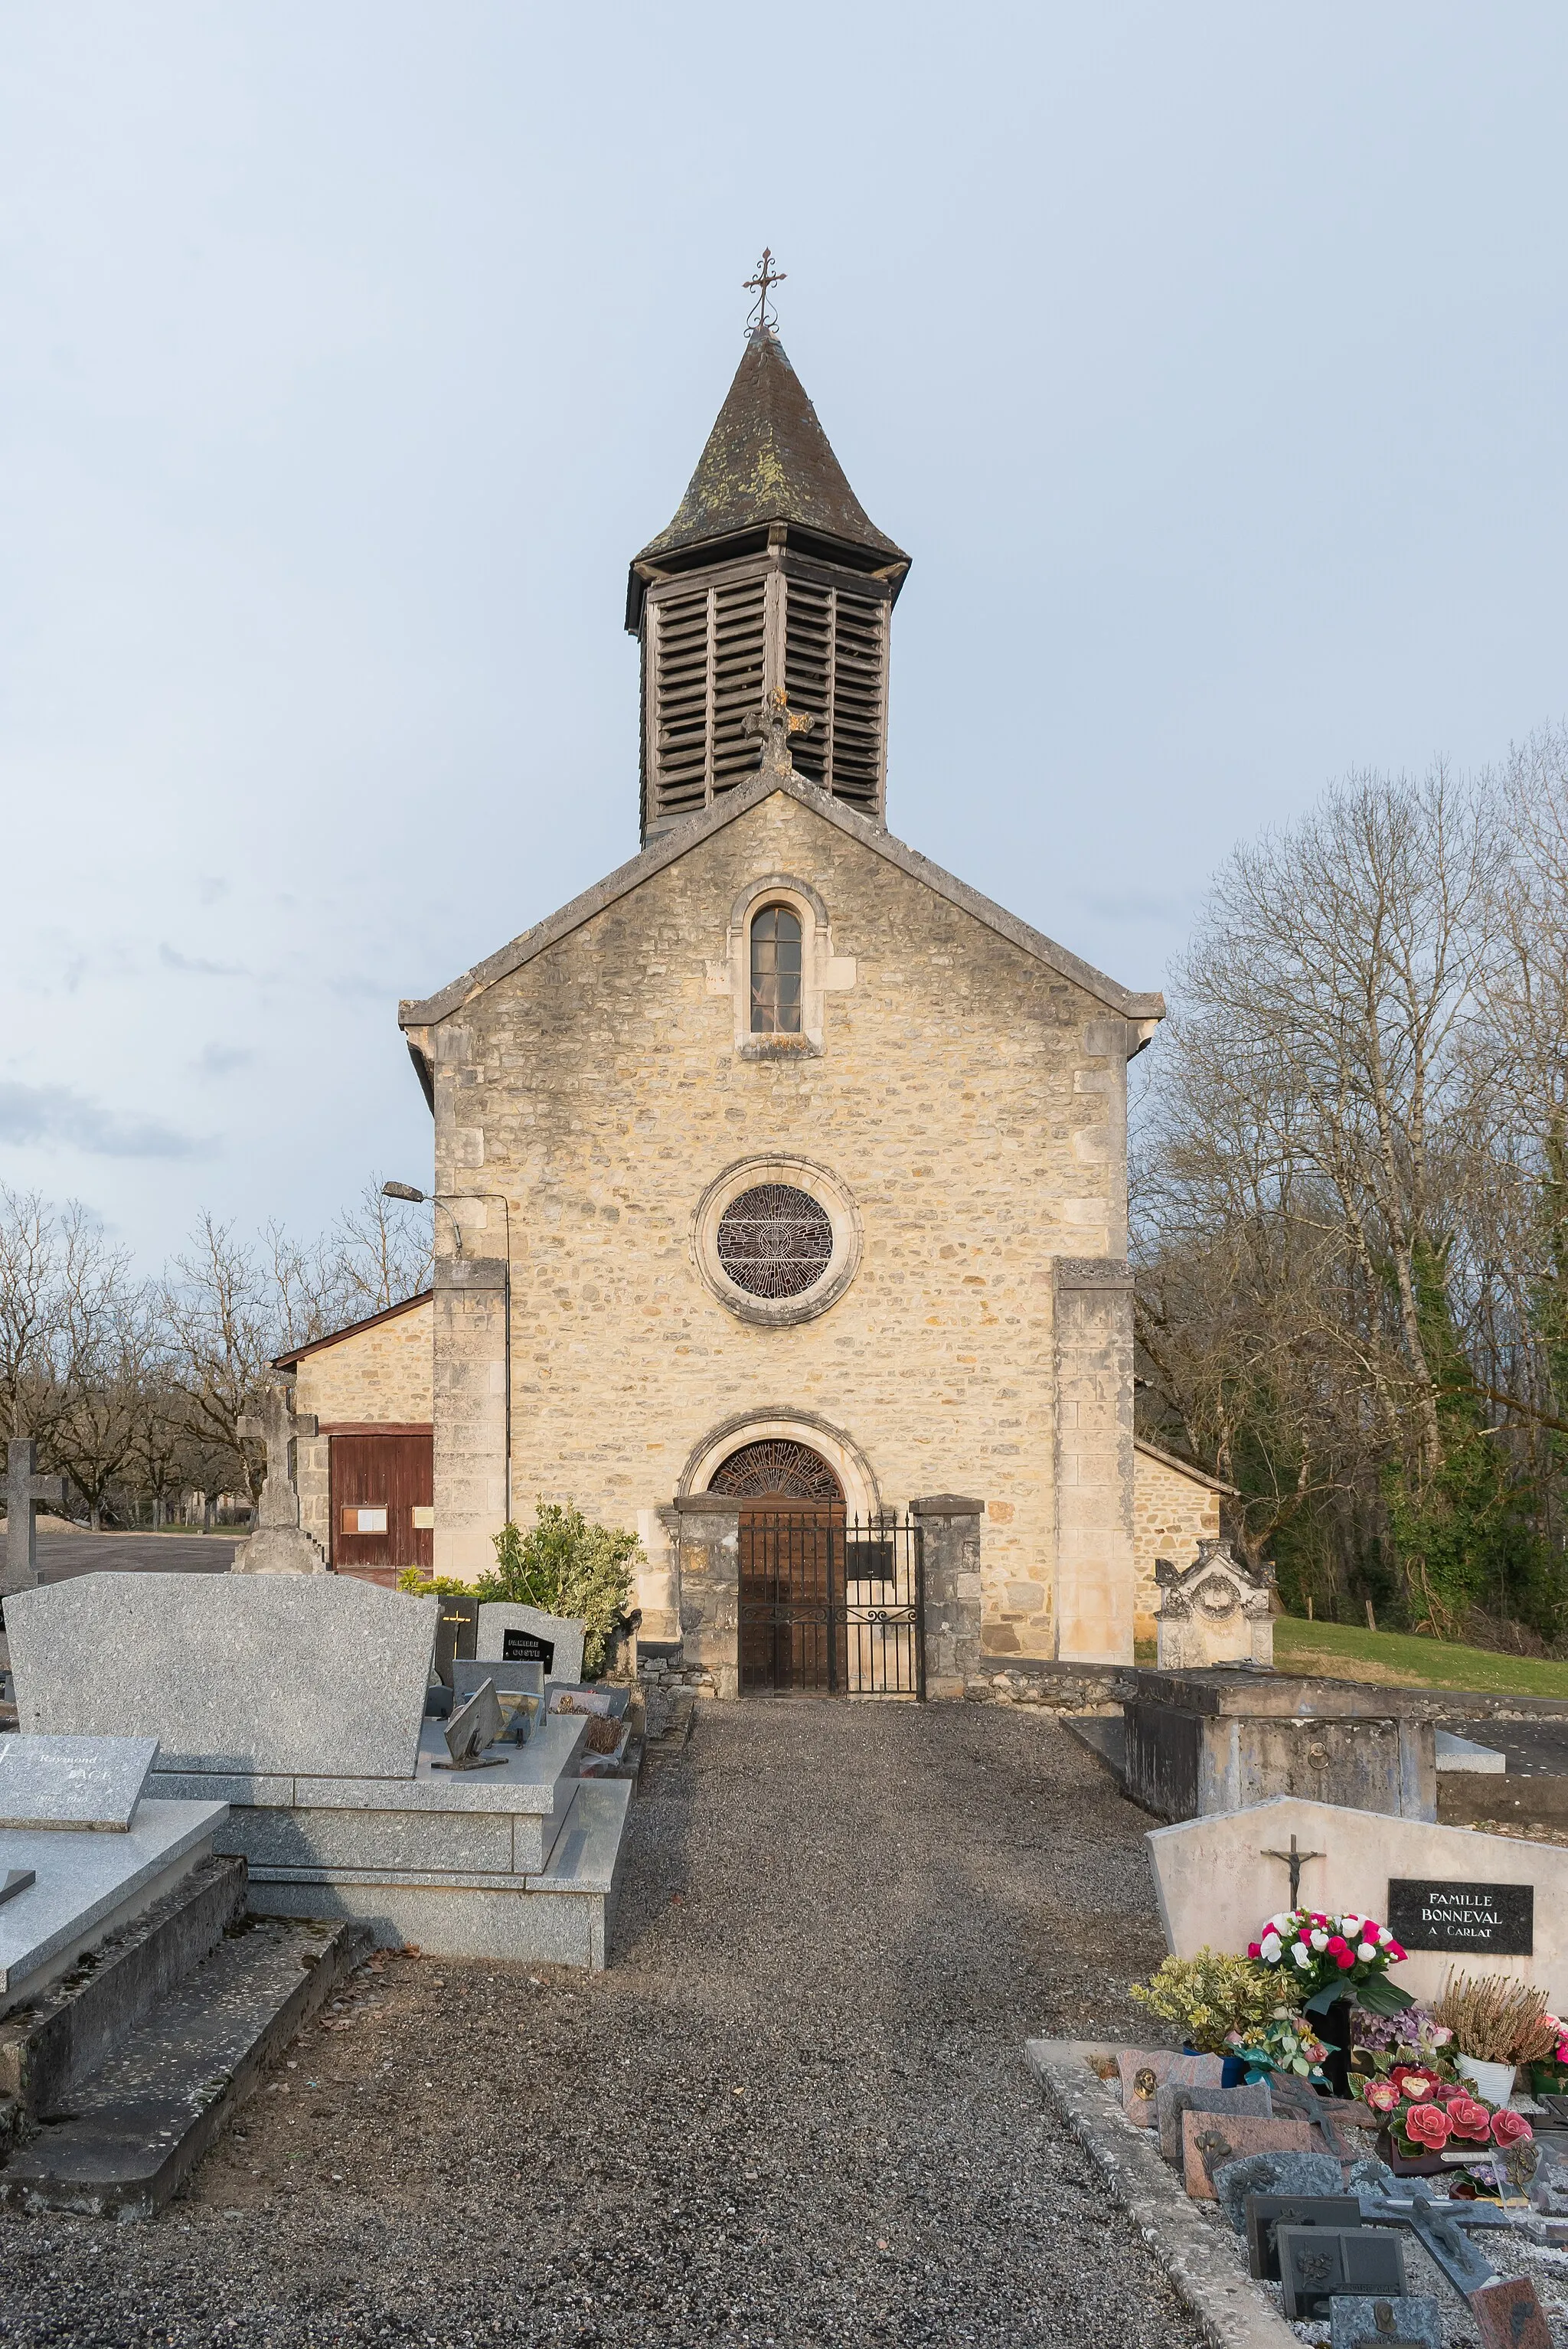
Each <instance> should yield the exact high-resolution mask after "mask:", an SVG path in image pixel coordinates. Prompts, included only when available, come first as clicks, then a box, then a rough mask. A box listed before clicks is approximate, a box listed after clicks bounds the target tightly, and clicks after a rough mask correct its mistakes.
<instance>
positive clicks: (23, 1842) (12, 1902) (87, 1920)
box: [0, 1797, 229, 1996]
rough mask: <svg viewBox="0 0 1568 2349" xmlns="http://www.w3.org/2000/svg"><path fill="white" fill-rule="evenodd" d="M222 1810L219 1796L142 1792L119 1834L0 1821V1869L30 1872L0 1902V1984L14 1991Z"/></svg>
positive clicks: (197, 1839) (172, 1859)
mask: <svg viewBox="0 0 1568 2349" xmlns="http://www.w3.org/2000/svg"><path fill="white" fill-rule="evenodd" d="M228 1815H229V1806H228V1805H227V1804H226V1803H213V1802H163V1801H152V1800H150V1799H148V1798H146V1797H144V1798H143V1800H142V1801H141V1803H140V1804H139V1806H138V1809H137V1814H136V1816H135V1818H134V1819H133V1820H132V1822H131V1824H130V1826H129V1827H128V1828H127V1830H126V1832H125V1833H124V1834H123V1835H69V1836H62V1835H60V1834H59V1833H57V1831H56V1830H55V1829H53V1828H50V1827H5V1828H0V1872H3V1871H5V1869H8V1868H33V1869H34V1870H35V1871H36V1876H37V1882H36V1884H30V1885H28V1887H27V1888H26V1891H24V1892H18V1893H15V1894H14V1895H13V1897H12V1898H11V1899H9V1900H7V1901H5V1903H4V1905H3V1906H0V1992H6V1993H7V1994H9V1995H12V1996H15V1994H16V1993H17V1992H19V1991H20V1990H21V1989H23V1988H24V1987H25V1986H26V1983H27V1982H28V1981H29V1980H30V1979H31V1978H32V1977H33V1976H34V1975H35V1974H37V1973H39V1972H40V1971H42V1970H43V1969H44V1968H45V1967H46V1966H47V1965H48V1963H49V1961H50V1960H51V1959H53V1958H56V1957H57V1956H58V1955H59V1954H60V1952H61V1951H66V1950H70V1949H72V1948H73V1947H79V1946H80V1945H81V1944H82V1943H83V1942H84V1940H90V1939H91V1937H92V1931H93V1928H94V1927H95V1926H96V1925H99V1924H102V1923H104V1922H105V1920H108V1919H109V1918H112V1917H115V1916H117V1915H118V1914H119V1912H120V1911H121V1910H122V1909H124V1908H125V1906H126V1904H127V1902H128V1901H130V1900H132V1899H134V1898H135V1896H136V1895H137V1894H138V1893H139V1892H141V1891H143V1890H145V1889H146V1888H147V1887H148V1886H150V1885H152V1884H155V1883H156V1882H157V1881H158V1879H159V1878H160V1877H163V1876H165V1875H167V1874H168V1872H169V1870H170V1868H175V1867H177V1866H178V1864H179V1863H180V1862H181V1860H183V1859H185V1858H187V1857H189V1856H190V1855H191V1853H193V1852H199V1851H200V1850H201V1848H202V1847H204V1846H207V1845H210V1844H211V1839H212V1836H213V1833H214V1831H215V1829H217V1828H218V1827H220V1826H222V1823H223V1821H224V1819H225V1818H227V1816H228Z"/></svg>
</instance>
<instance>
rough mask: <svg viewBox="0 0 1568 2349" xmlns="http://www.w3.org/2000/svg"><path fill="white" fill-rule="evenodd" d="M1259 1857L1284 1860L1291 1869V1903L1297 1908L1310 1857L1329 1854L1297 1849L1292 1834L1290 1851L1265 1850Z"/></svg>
mask: <svg viewBox="0 0 1568 2349" xmlns="http://www.w3.org/2000/svg"><path fill="white" fill-rule="evenodd" d="M1258 1857H1259V1858H1260V1859H1283V1860H1284V1864H1285V1866H1286V1867H1287V1868H1289V1870H1290V1905H1291V1907H1292V1908H1293V1909H1295V1908H1297V1907H1299V1905H1300V1895H1301V1871H1302V1869H1303V1868H1305V1866H1306V1863H1307V1861H1308V1860H1309V1859H1326V1858H1327V1857H1328V1854H1327V1853H1326V1851H1297V1849H1296V1847H1295V1837H1294V1836H1292V1837H1291V1839H1290V1849H1289V1850H1288V1851H1264V1852H1260V1853H1259V1855H1258Z"/></svg>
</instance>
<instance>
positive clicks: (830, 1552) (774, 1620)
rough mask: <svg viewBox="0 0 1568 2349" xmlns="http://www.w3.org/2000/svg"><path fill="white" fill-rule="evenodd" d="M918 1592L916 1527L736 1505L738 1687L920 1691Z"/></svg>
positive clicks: (814, 1506) (836, 1510)
mask: <svg viewBox="0 0 1568 2349" xmlns="http://www.w3.org/2000/svg"><path fill="white" fill-rule="evenodd" d="M924 1597H925V1591H924V1574H923V1560H922V1556H921V1529H920V1526H918V1525H911V1524H908V1523H901V1522H899V1521H898V1520H896V1519H894V1518H891V1517H888V1518H880V1519H878V1520H876V1521H875V1522H874V1523H871V1524H865V1523H861V1521H860V1520H858V1519H856V1518H853V1517H847V1516H845V1514H844V1511H843V1508H842V1506H829V1505H825V1504H823V1503H821V1502H817V1501H795V1502H791V1501H785V1500H772V1499H769V1500H768V1501H766V1502H748V1503H745V1504H743V1506H742V1507H741V1512H740V1685H741V1689H742V1691H743V1692H745V1691H764V1690H779V1689H801V1690H815V1691H818V1692H820V1693H822V1694H824V1695H844V1696H903V1697H923V1696H924V1694H925V1642H924V1639H923V1624H924Z"/></svg>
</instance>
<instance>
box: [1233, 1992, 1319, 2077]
mask: <svg viewBox="0 0 1568 2349" xmlns="http://www.w3.org/2000/svg"><path fill="white" fill-rule="evenodd" d="M1225 2047H1226V2050H1227V2052H1228V2053H1229V2054H1232V2055H1235V2056H1238V2057H1239V2058H1240V2060H1241V2061H1242V2062H1243V2064H1245V2065H1246V2067H1247V2070H1246V2084H1247V2085H1248V2087H1249V2088H1250V2087H1253V2086H1254V2085H1255V2084H1256V2083H1257V2082H1258V2081H1259V2080H1266V2079H1267V2078H1268V2077H1269V2075H1270V2074H1271V2073H1274V2072H1293V2073H1295V2076H1296V2077H1297V2078H1298V2079H1301V2080H1309V2081H1311V2082H1312V2084H1313V2085H1314V2086H1316V2085H1320V2084H1322V2085H1326V2082H1325V2077H1324V2070H1323V2066H1324V2064H1325V2061H1326V2058H1327V2056H1328V2054H1330V2052H1331V2051H1330V2050H1329V2049H1328V2048H1327V2047H1326V2046H1325V2044H1324V2043H1323V2041H1322V2040H1321V2039H1319V2038H1318V2036H1317V2034H1316V2033H1315V2031H1314V2030H1313V2028H1312V2025H1311V2024H1310V2023H1308V2021H1307V2019H1306V2017H1305V2014H1299V2013H1295V2010H1294V2009H1292V2008H1291V2007H1288V2006H1276V2007H1275V2009H1274V2013H1272V2014H1271V2015H1270V2016H1269V2018H1268V2021H1267V2022H1266V2023H1250V2024H1249V2025H1248V2026H1247V2028H1246V2029H1245V2030H1244V2031H1232V2032H1228V2033H1226V2035H1225Z"/></svg>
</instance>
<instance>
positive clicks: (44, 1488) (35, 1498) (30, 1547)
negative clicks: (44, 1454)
mask: <svg viewBox="0 0 1568 2349" xmlns="http://www.w3.org/2000/svg"><path fill="white" fill-rule="evenodd" d="M37 1466H38V1447H37V1445H36V1444H35V1443H34V1441H33V1439H32V1437H31V1436H30V1435H14V1436H13V1437H12V1438H11V1441H10V1443H9V1444H7V1445H6V1447H5V1578H4V1581H3V1582H0V1588H3V1589H5V1590H31V1589H33V1588H35V1587H36V1583H37V1579H38V1529H37V1527H36V1525H35V1524H34V1522H33V1511H34V1510H35V1509H36V1508H38V1507H44V1508H47V1507H49V1506H51V1505H52V1506H54V1507H55V1508H57V1509H63V1508H64V1507H65V1506H66V1480H65V1478H64V1477H63V1476H40V1475H38V1474H37Z"/></svg>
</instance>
